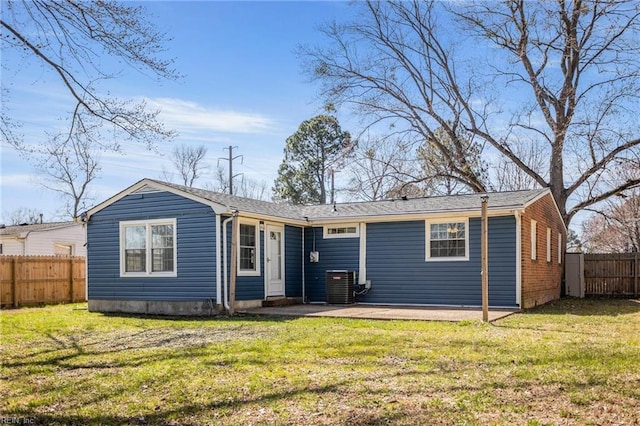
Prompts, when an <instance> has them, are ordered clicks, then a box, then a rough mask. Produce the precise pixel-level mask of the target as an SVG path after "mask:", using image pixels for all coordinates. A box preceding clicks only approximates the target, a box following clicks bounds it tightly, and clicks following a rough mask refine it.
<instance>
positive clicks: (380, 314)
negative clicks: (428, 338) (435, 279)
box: [239, 304, 519, 322]
mask: <svg viewBox="0 0 640 426" xmlns="http://www.w3.org/2000/svg"><path fill="white" fill-rule="evenodd" d="M239 312H241V313H247V314H252V315H274V316H294V317H336V318H365V319H381V320H417V321H453V322H457V321H466V320H482V309H480V308H450V307H416V306H371V305H359V304H354V305H316V304H313V305H311V304H309V305H293V306H278V307H266V308H255V309H246V310H243V311H239ZM514 312H519V310H518V309H490V310H489V321H495V320H497V319H500V318H504V317H506V316H508V315H511V314H513V313H514Z"/></svg>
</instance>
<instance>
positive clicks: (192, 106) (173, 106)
mask: <svg viewBox="0 0 640 426" xmlns="http://www.w3.org/2000/svg"><path fill="white" fill-rule="evenodd" d="M146 101H147V104H148V105H149V107H151V108H154V109H156V108H157V109H159V110H161V111H162V112H161V113H160V118H161V120H162V121H164V122H165V123H166V124H167V126H168V127H170V128H173V129H175V130H177V131H178V132H180V133H201V132H221V133H250V134H257V133H269V132H273V131H275V130H276V122H275V121H274V120H273V119H271V118H269V117H267V116H264V115H261V114H254V113H245V112H238V111H230V110H220V109H213V108H208V107H205V106H202V105H200V104H198V103H196V102H190V101H184V100H180V99H174V98H155V99H146Z"/></svg>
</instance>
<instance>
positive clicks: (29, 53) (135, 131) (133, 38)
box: [0, 0, 179, 149]
mask: <svg viewBox="0 0 640 426" xmlns="http://www.w3.org/2000/svg"><path fill="white" fill-rule="evenodd" d="M0 29H1V30H2V37H0V40H1V41H0V43H2V49H3V50H4V49H13V50H16V51H18V52H22V54H23V58H24V60H25V61H33V62H34V63H36V64H40V65H41V66H42V67H43V68H44V69H45V70H48V71H50V72H51V73H52V74H53V75H54V76H55V77H57V78H58V80H59V81H60V82H61V83H62V85H63V86H64V87H65V88H66V90H67V92H68V94H69V95H70V97H71V99H72V102H73V103H72V107H71V108H70V110H69V112H70V117H69V118H68V123H69V127H68V131H67V134H68V135H72V134H73V133H74V132H75V131H76V129H77V128H78V127H81V126H82V125H83V122H84V121H85V120H87V119H89V118H92V119H97V121H98V122H100V123H102V124H104V125H108V127H109V129H110V130H111V131H112V132H115V135H112V137H110V138H108V140H109V141H115V140H117V141H118V142H106V140H107V138H105V139H104V140H103V143H104V144H105V145H108V146H109V147H110V148H111V149H119V148H120V146H121V143H122V142H123V141H132V140H134V141H140V142H143V143H145V144H146V145H147V146H154V144H155V143H157V141H159V140H163V139H166V138H170V137H172V136H173V132H171V131H167V130H166V129H165V128H164V126H163V125H162V123H160V122H158V121H157V115H158V112H159V111H148V110H147V108H146V105H145V103H144V102H139V103H134V102H131V101H126V100H125V101H123V100H118V99H115V98H111V97H110V96H109V95H106V94H104V93H101V92H100V90H99V88H98V84H99V83H100V82H102V81H104V80H108V79H112V78H116V77H117V76H118V74H119V73H120V72H121V70H117V69H107V68H106V67H105V61H104V59H103V57H104V55H110V56H113V57H116V58H118V59H119V62H120V63H125V64H127V65H128V66H131V67H133V68H136V69H138V70H139V71H141V72H144V73H149V72H150V73H151V74H153V75H155V76H157V77H159V78H169V79H175V78H178V77H179V76H178V74H177V73H176V72H175V71H174V70H173V69H172V68H171V63H172V61H170V60H163V59H159V56H160V54H162V53H163V52H164V50H165V43H166V41H167V37H166V36H165V35H164V34H163V33H161V32H158V31H156V30H155V29H154V27H153V26H152V25H151V23H150V21H149V19H148V17H147V13H146V11H145V9H144V8H142V7H140V6H132V5H129V4H126V3H122V2H118V1H109V0H106V1H99V2H75V1H70V0H62V1H56V2H52V1H44V0H31V1H5V2H2V17H1V18H0ZM14 65H15V66H21V65H22V64H20V63H16V64H14ZM8 66H9V67H11V64H8ZM9 69H10V68H9ZM16 71H17V70H16ZM5 72H6V70H5ZM0 125H2V132H1V133H2V134H3V137H4V138H5V140H7V141H8V142H9V143H13V144H14V145H15V146H16V147H18V148H20V146H21V143H20V138H19V137H16V135H15V132H14V129H12V128H11V126H12V125H15V121H14V122H13V124H12V122H11V121H10V120H9V119H5V118H4V117H3V120H2V121H1V122H0Z"/></svg>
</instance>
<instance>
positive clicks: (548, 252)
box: [547, 228, 551, 262]
mask: <svg viewBox="0 0 640 426" xmlns="http://www.w3.org/2000/svg"><path fill="white" fill-rule="evenodd" d="M547 262H551V228H547Z"/></svg>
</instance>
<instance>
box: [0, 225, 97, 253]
mask: <svg viewBox="0 0 640 426" xmlns="http://www.w3.org/2000/svg"><path fill="white" fill-rule="evenodd" d="M85 242H86V232H85V227H84V224H82V223H78V222H52V223H35V224H23V225H11V226H2V227H0V254H5V255H25V256H35V255H37V256H56V255H59V256H63V255H64V256H86V254H87V249H86V247H85Z"/></svg>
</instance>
